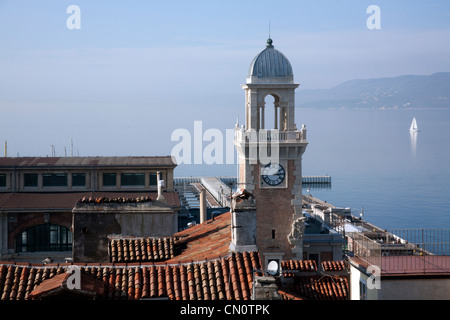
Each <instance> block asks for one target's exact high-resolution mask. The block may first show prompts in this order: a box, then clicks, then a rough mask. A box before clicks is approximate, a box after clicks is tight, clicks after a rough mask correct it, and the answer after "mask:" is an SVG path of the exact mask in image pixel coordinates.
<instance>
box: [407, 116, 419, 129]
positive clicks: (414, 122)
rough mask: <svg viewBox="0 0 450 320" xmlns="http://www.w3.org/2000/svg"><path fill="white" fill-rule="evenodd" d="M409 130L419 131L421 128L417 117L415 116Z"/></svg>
mask: <svg viewBox="0 0 450 320" xmlns="http://www.w3.org/2000/svg"><path fill="white" fill-rule="evenodd" d="M409 131H411V132H419V131H420V130H419V128H418V127H417V121H416V117H414V118H413V120H412V122H411V127H409Z"/></svg>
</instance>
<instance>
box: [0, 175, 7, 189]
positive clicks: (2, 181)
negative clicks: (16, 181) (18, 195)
mask: <svg viewBox="0 0 450 320" xmlns="http://www.w3.org/2000/svg"><path fill="white" fill-rule="evenodd" d="M0 188H6V174H5V173H0Z"/></svg>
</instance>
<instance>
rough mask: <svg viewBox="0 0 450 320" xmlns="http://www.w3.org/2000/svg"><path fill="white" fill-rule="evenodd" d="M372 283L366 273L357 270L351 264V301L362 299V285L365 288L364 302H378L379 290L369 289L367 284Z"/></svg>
mask: <svg viewBox="0 0 450 320" xmlns="http://www.w3.org/2000/svg"><path fill="white" fill-rule="evenodd" d="M368 281H370V279H369V276H368V275H366V274H365V273H364V272H361V271H360V270H359V269H358V268H355V266H353V265H352V264H350V300H360V298H361V294H362V292H361V283H362V284H363V286H364V287H365V299H364V300H378V299H379V293H380V290H379V289H375V288H373V289H369V287H368V286H367V282H368Z"/></svg>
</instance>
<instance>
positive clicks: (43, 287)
mask: <svg viewBox="0 0 450 320" xmlns="http://www.w3.org/2000/svg"><path fill="white" fill-rule="evenodd" d="M71 275H72V273H71V272H62V273H59V274H57V275H55V276H53V277H51V278H49V279H46V280H45V281H42V282H41V283H40V284H38V285H36V286H34V289H33V291H31V293H30V294H29V298H30V299H42V298H47V297H51V296H54V295H57V294H60V293H62V292H64V291H65V292H67V293H75V294H82V295H87V296H89V297H98V296H103V294H104V292H105V285H104V283H103V281H102V280H101V279H97V278H95V277H94V276H92V275H90V274H87V273H81V272H80V280H79V284H77V285H79V288H78V289H77V290H72V289H71V288H69V287H68V286H67V280H68V278H69V277H70V276H71Z"/></svg>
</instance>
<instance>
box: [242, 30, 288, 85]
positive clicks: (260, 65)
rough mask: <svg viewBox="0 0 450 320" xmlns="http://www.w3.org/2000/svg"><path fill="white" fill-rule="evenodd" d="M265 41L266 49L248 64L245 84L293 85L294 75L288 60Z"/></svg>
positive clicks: (270, 41) (269, 42) (269, 41)
mask: <svg viewBox="0 0 450 320" xmlns="http://www.w3.org/2000/svg"><path fill="white" fill-rule="evenodd" d="M272 43H273V41H272V39H270V38H269V39H268V40H267V45H266V48H265V49H264V50H263V51H261V52H260V53H259V54H258V55H257V56H256V57H255V58H254V59H253V61H252V63H251V64H250V68H249V70H248V75H247V83H273V82H278V83H293V82H294V73H293V72H292V66H291V63H290V62H289V60H288V59H287V58H286V57H285V55H284V54H282V53H281V52H280V51H278V50H276V49H275V48H274V46H273V45H272Z"/></svg>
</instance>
